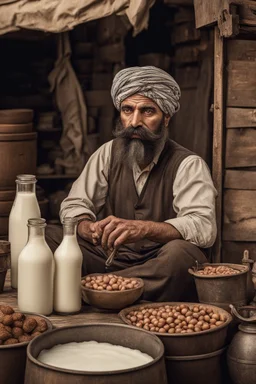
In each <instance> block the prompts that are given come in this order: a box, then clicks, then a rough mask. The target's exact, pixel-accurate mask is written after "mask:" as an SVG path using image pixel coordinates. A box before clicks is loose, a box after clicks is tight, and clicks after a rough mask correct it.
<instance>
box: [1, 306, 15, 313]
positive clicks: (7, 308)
mask: <svg viewBox="0 0 256 384" xmlns="http://www.w3.org/2000/svg"><path fill="white" fill-rule="evenodd" d="M0 310H1V311H2V312H3V313H4V314H5V315H11V314H13V313H14V310H13V308H12V307H10V306H9V305H0Z"/></svg>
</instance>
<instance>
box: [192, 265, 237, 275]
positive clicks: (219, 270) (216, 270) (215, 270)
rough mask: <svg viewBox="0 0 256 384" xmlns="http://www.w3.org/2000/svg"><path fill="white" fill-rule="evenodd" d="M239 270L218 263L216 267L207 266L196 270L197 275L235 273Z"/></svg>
mask: <svg viewBox="0 0 256 384" xmlns="http://www.w3.org/2000/svg"><path fill="white" fill-rule="evenodd" d="M239 272H240V271H239V270H237V269H234V268H230V267H227V266H225V265H220V266H218V267H211V266H207V267H205V268H204V269H201V270H199V271H197V273H198V274H199V275H207V276H216V275H222V276H223V275H235V274H237V273H239Z"/></svg>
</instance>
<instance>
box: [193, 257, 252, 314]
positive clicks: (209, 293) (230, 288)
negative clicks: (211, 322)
mask: <svg viewBox="0 0 256 384" xmlns="http://www.w3.org/2000/svg"><path fill="white" fill-rule="evenodd" d="M206 266H213V267H218V266H226V267H229V268H233V269H236V270H238V271H239V273H237V274H234V275H216V276H211V275H201V274H199V273H198V271H199V270H200V269H203V268H205V267H206ZM188 272H189V273H190V274H191V275H192V276H193V277H194V280H195V284H196V290H197V294H198V299H199V302H200V303H204V304H206V303H208V304H212V305H216V306H218V307H221V308H223V309H225V310H226V311H229V310H230V308H229V304H233V305H235V306H242V305H246V304H247V303H248V301H249V299H250V297H249V292H248V276H249V273H250V268H249V266H247V265H242V264H230V263H213V264H210V263H205V264H202V265H200V267H199V268H193V269H192V268H189V270H188Z"/></svg>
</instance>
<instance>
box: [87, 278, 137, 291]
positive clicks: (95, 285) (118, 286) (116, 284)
mask: <svg viewBox="0 0 256 384" xmlns="http://www.w3.org/2000/svg"><path fill="white" fill-rule="evenodd" d="M81 283H82V285H83V286H85V287H86V288H89V289H94V290H96V291H104V290H105V291H125V290H127V289H133V288H138V286H139V280H137V279H135V278H129V277H121V276H116V275H112V274H105V275H94V276H86V278H85V279H84V280H82V281H81Z"/></svg>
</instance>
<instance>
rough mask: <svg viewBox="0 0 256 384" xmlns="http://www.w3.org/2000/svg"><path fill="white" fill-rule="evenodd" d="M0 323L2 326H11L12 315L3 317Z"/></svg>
mask: <svg viewBox="0 0 256 384" xmlns="http://www.w3.org/2000/svg"><path fill="white" fill-rule="evenodd" d="M2 323H3V324H4V325H12V323H13V319H12V315H5V316H4V317H3V320H2Z"/></svg>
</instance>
